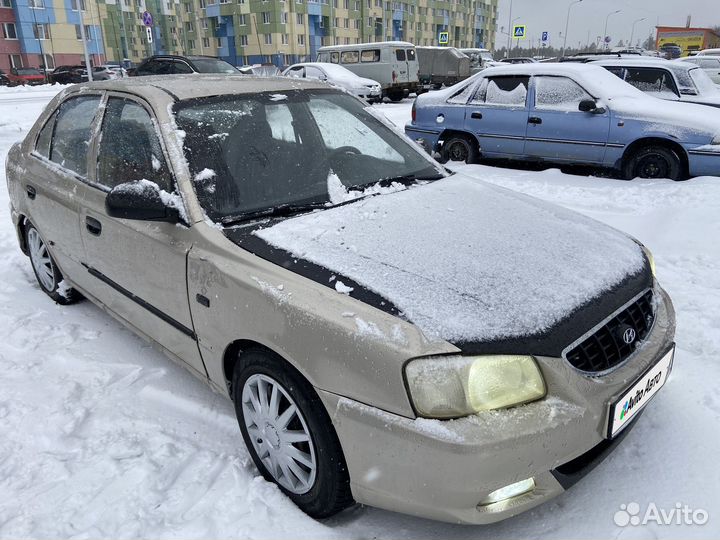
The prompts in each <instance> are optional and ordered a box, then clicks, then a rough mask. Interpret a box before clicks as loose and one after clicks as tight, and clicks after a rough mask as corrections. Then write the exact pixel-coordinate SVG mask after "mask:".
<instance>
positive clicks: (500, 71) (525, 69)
mask: <svg viewBox="0 0 720 540" xmlns="http://www.w3.org/2000/svg"><path fill="white" fill-rule="evenodd" d="M596 63H597V62H593V63H591V64H582V63H578V62H545V63H541V62H533V63H531V64H507V65H503V66H493V67H489V68H487V69H486V70H484V71H482V72H481V73H483V74H484V75H485V76H490V75H567V74H579V75H587V74H588V73H592V72H593V71H592V70H597V69H602V68H601V67H600V66H595V65H593V64H596Z"/></svg>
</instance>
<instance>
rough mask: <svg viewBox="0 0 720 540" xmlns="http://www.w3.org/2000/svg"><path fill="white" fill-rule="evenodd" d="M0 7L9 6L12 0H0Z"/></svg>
mask: <svg viewBox="0 0 720 540" xmlns="http://www.w3.org/2000/svg"><path fill="white" fill-rule="evenodd" d="M0 7H6V8H11V7H12V0H0Z"/></svg>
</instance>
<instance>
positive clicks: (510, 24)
mask: <svg viewBox="0 0 720 540" xmlns="http://www.w3.org/2000/svg"><path fill="white" fill-rule="evenodd" d="M512 4H513V0H510V16H509V17H508V44H507V57H508V58H510V45H511V44H512Z"/></svg>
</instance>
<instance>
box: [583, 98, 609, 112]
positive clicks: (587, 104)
mask: <svg viewBox="0 0 720 540" xmlns="http://www.w3.org/2000/svg"><path fill="white" fill-rule="evenodd" d="M578 109H579V110H580V112H586V113H592V114H603V113H604V112H605V109H604V108H603V107H598V105H597V102H596V101H595V100H594V99H584V100H582V101H581V102H580V105H579V106H578Z"/></svg>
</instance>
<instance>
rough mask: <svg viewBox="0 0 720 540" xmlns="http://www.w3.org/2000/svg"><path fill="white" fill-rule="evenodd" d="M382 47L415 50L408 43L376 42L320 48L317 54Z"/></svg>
mask: <svg viewBox="0 0 720 540" xmlns="http://www.w3.org/2000/svg"><path fill="white" fill-rule="evenodd" d="M382 45H389V46H390V47H411V48H413V49H414V48H415V45H413V44H412V43H410V42H409V41H376V42H373V43H358V44H356V45H326V46H325V47H320V48H319V49H318V52H325V51H330V50H355V49H360V48H363V47H375V48H377V47H380V46H382Z"/></svg>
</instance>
